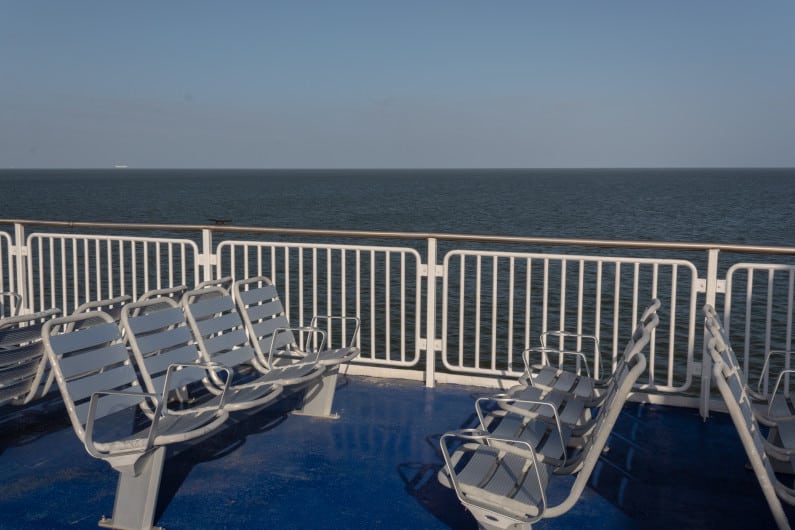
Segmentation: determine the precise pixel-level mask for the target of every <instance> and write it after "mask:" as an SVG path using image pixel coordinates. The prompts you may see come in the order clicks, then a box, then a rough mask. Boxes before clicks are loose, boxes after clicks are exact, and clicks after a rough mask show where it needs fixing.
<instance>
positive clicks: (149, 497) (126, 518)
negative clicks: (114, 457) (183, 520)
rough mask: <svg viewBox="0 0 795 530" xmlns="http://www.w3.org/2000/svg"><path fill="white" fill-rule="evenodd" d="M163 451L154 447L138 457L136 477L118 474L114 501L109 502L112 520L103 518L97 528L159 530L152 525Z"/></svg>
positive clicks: (125, 473)
mask: <svg viewBox="0 0 795 530" xmlns="http://www.w3.org/2000/svg"><path fill="white" fill-rule="evenodd" d="M165 457H166V448H165V447H158V448H157V449H155V450H154V451H151V452H149V453H148V454H146V455H144V456H142V457H141V460H139V462H138V465H137V466H136V467H137V468H138V470H139V473H138V474H137V475H133V473H132V472H120V473H119V482H118V484H117V485H116V499H115V500H114V503H113V518H112V519H108V518H107V517H103V518H102V519H100V521H99V526H101V527H103V528H114V529H119V530H163V529H162V528H161V527H159V526H152V522H153V520H154V517H155V509H156V508H157V496H158V492H159V491H160V477H161V475H162V474H163V463H164V461H165Z"/></svg>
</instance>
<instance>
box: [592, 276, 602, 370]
mask: <svg viewBox="0 0 795 530" xmlns="http://www.w3.org/2000/svg"><path fill="white" fill-rule="evenodd" d="M603 272H604V270H603V267H602V260H599V261H597V262H596V289H594V296H595V297H596V300H594V307H595V308H596V310H595V311H596V316H595V319H594V336H595V337H596V340H598V341H599V343H600V344H601V341H602V275H603ZM596 356H597V357H598V358H597V359H594V373H595V374H596V377H597V378H601V377H602V376H603V374H602V348H601V346H600V347H599V348H597V349H596Z"/></svg>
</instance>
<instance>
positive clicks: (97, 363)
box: [42, 311, 144, 442]
mask: <svg viewBox="0 0 795 530" xmlns="http://www.w3.org/2000/svg"><path fill="white" fill-rule="evenodd" d="M67 328H72V331H65V330H66V329H67ZM42 340H43V342H44V349H45V352H46V354H47V359H48V361H49V362H50V365H51V367H52V370H53V372H54V374H55V380H56V381H57V383H58V388H59V389H60V391H61V395H62V397H63V400H64V403H65V405H66V409H67V411H68V413H69V418H70V420H71V421H72V427H74V430H75V432H76V433H77V436H78V437H79V438H80V440H81V441H84V442H85V425H86V419H87V417H88V409H89V403H90V400H91V396H92V394H94V393H95V392H101V391H126V392H130V393H131V394H133V397H134V394H135V393H141V387H140V384H139V382H138V377H137V375H136V373H135V369H134V368H133V365H132V363H131V362H130V357H129V355H128V352H127V347H126V346H125V345H124V341H123V339H122V336H121V332H120V330H119V327H118V325H117V324H116V322H115V321H114V320H113V318H112V317H111V316H110V315H107V314H106V313H103V312H102V311H92V312H90V313H81V314H76V315H70V316H67V317H62V318H56V319H53V320H49V321H47V322H46V323H45V324H44V327H43V329H42ZM143 401H144V398H143V396H142V397H141V398H140V399H132V398H131V397H122V396H118V395H106V396H101V397H98V398H96V402H97V407H96V410H95V417H96V418H97V419H101V418H103V417H105V416H109V415H112V414H118V413H120V412H122V411H124V410H130V411H132V412H134V410H135V409H137V407H138V405H139V404H140V403H142V402H143Z"/></svg>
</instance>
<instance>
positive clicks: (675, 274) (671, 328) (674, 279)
mask: <svg viewBox="0 0 795 530" xmlns="http://www.w3.org/2000/svg"><path fill="white" fill-rule="evenodd" d="M678 290H679V266H678V265H676V264H674V265H673V267H672V269H671V302H670V304H669V305H668V314H669V315H670V322H669V324H668V337H669V340H668V373H669V374H671V375H670V377H669V379H668V381H669V383H668V384H671V381H672V380H673V372H674V353H675V352H676V350H675V348H674V337H675V336H676V307H677V303H676V299H677V298H676V296H677V292H678ZM652 344H653V343H652ZM688 370H689V368H688ZM652 382H654V381H652Z"/></svg>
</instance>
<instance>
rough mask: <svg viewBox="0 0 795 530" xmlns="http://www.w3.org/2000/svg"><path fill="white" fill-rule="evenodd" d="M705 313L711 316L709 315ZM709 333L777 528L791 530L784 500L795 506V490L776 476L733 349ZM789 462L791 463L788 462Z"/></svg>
mask: <svg viewBox="0 0 795 530" xmlns="http://www.w3.org/2000/svg"><path fill="white" fill-rule="evenodd" d="M710 309H711V308H710ZM705 313H706V314H707V316H708V317H709V312H708V311H705ZM708 320H709V319H708ZM708 330H709V338H708V339H707V340H708V343H707V349H708V350H709V354H710V356H711V358H712V363H713V364H712V375H713V377H714V379H715V383H716V384H717V386H718V390H719V391H720V394H721V396H722V397H723V400H724V401H725V403H726V408H727V409H728V411H729V415H730V416H731V419H732V422H733V423H734V426H735V427H736V429H737V434H738V435H739V436H740V441H741V442H742V445H743V448H744V449H745V452H746V455H747V456H748V460H749V462H750V464H751V468H752V469H753V471H754V474H755V475H756V478H757V480H758V481H759V485H760V487H761V488H762V493H763V494H764V496H765V499H766V500H767V504H768V506H769V507H770V511H771V513H772V514H773V518H774V519H775V521H776V525H777V526H778V528H780V529H781V530H785V529H789V528H790V524H789V520H788V518H787V515H786V513H785V512H784V508H783V506H782V505H781V501H782V500H783V501H784V502H786V503H787V504H790V505H795V489H792V488H790V487H788V486H787V485H785V484H784V483H782V482H781V481H780V480H779V479H778V478H777V477H776V472H775V470H774V467H775V462H776V461H777V458H776V454H777V451H771V448H770V443H769V441H768V440H765V438H764V437H763V436H762V432H761V430H760V428H759V423H758V422H757V415H756V414H755V412H754V409H753V408H752V399H751V398H750V397H749V395H748V393H747V386H746V384H745V383H744V380H743V375H742V372H741V371H740V368H739V366H737V365H736V364H732V360H731V359H732V357H734V352H733V351H731V346H730V345H729V344H728V343H727V342H725V340H724V338H725V337H724V335H723V334H722V333H720V331H719V329H717V327H716V326H714V325H713V326H712V327H709V326H708ZM781 456H782V460H785V461H786V459H787V458H791V456H789V455H787V454H786V452H784V454H783V455H781ZM786 463H787V464H789V462H788V461H786Z"/></svg>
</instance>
